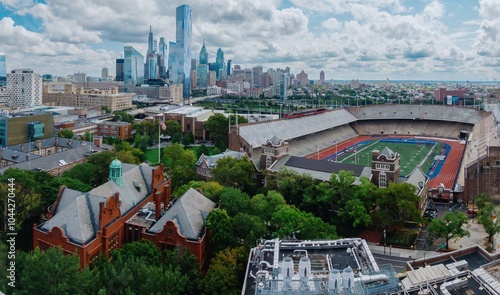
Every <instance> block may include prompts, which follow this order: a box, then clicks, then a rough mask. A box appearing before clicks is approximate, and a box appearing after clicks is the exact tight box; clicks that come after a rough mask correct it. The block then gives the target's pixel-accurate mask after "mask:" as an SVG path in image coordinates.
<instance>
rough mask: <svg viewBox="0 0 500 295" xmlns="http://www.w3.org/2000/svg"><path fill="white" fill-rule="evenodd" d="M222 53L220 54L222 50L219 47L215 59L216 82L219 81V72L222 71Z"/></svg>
mask: <svg viewBox="0 0 500 295" xmlns="http://www.w3.org/2000/svg"><path fill="white" fill-rule="evenodd" d="M224 66H225V65H224V52H222V49H221V48H220V47H219V49H217V55H216V57H215V69H214V70H215V74H216V75H217V80H220V79H221V72H220V71H221V70H224Z"/></svg>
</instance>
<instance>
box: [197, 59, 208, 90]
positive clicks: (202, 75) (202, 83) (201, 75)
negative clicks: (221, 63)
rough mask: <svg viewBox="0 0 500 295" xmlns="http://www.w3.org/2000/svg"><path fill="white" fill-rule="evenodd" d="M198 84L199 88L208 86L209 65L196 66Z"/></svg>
mask: <svg viewBox="0 0 500 295" xmlns="http://www.w3.org/2000/svg"><path fill="white" fill-rule="evenodd" d="M196 85H197V86H198V87H199V88H204V87H207V86H208V65H207V64H199V65H198V66H197V67H196Z"/></svg>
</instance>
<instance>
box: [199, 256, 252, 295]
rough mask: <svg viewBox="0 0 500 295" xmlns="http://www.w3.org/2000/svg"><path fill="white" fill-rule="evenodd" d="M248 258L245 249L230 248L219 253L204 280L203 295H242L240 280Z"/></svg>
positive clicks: (211, 262) (212, 261)
mask: <svg viewBox="0 0 500 295" xmlns="http://www.w3.org/2000/svg"><path fill="white" fill-rule="evenodd" d="M246 258H247V255H246V250H245V248H244V247H238V248H232V249H231V248H228V249H226V250H224V251H221V252H219V253H217V255H216V256H215V257H214V258H212V260H211V261H210V267H209V269H208V271H207V275H206V276H205V278H204V279H203V294H213V295H218V294H227V295H232V294H240V293H241V290H240V282H239V280H238V278H240V277H243V272H244V270H245V267H244V265H245V261H246Z"/></svg>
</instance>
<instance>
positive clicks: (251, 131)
mask: <svg viewBox="0 0 500 295" xmlns="http://www.w3.org/2000/svg"><path fill="white" fill-rule="evenodd" d="M355 121H356V117H354V116H353V115H352V114H351V113H349V112H348V111H347V110H344V109H341V110H335V111H330V112H326V113H322V114H318V115H312V116H307V117H301V118H296V119H286V120H285V119H283V120H277V121H272V122H266V123H260V124H246V125H241V126H240V127H239V134H240V136H241V138H243V140H245V141H246V142H248V143H249V144H250V145H251V146H252V148H257V147H260V146H262V145H263V144H265V143H266V142H267V140H269V139H270V138H273V137H274V136H277V137H279V138H281V139H283V140H290V139H293V138H298V137H301V136H306V135H309V134H313V133H316V132H321V131H324V130H328V129H331V128H335V127H338V126H342V125H345V124H349V123H351V122H355Z"/></svg>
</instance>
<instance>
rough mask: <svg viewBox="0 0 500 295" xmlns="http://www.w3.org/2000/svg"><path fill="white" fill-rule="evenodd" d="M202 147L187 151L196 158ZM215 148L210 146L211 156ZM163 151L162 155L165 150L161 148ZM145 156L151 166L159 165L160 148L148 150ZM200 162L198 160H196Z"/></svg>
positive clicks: (191, 148)
mask: <svg viewBox="0 0 500 295" xmlns="http://www.w3.org/2000/svg"><path fill="white" fill-rule="evenodd" d="M199 148H200V147H199V146H197V145H196V146H189V147H188V148H187V149H188V150H191V151H192V152H193V153H194V154H195V156H196V152H197V151H198V149H199ZM214 148H215V147H213V146H209V147H208V150H209V151H210V154H212V152H213V150H214ZM161 149H162V151H161V152H162V153H163V150H164V149H165V148H164V147H162V148H161ZM145 155H146V160H147V161H148V162H149V163H151V164H158V148H154V149H150V150H147V151H146V152H145ZM196 160H198V159H196Z"/></svg>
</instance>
